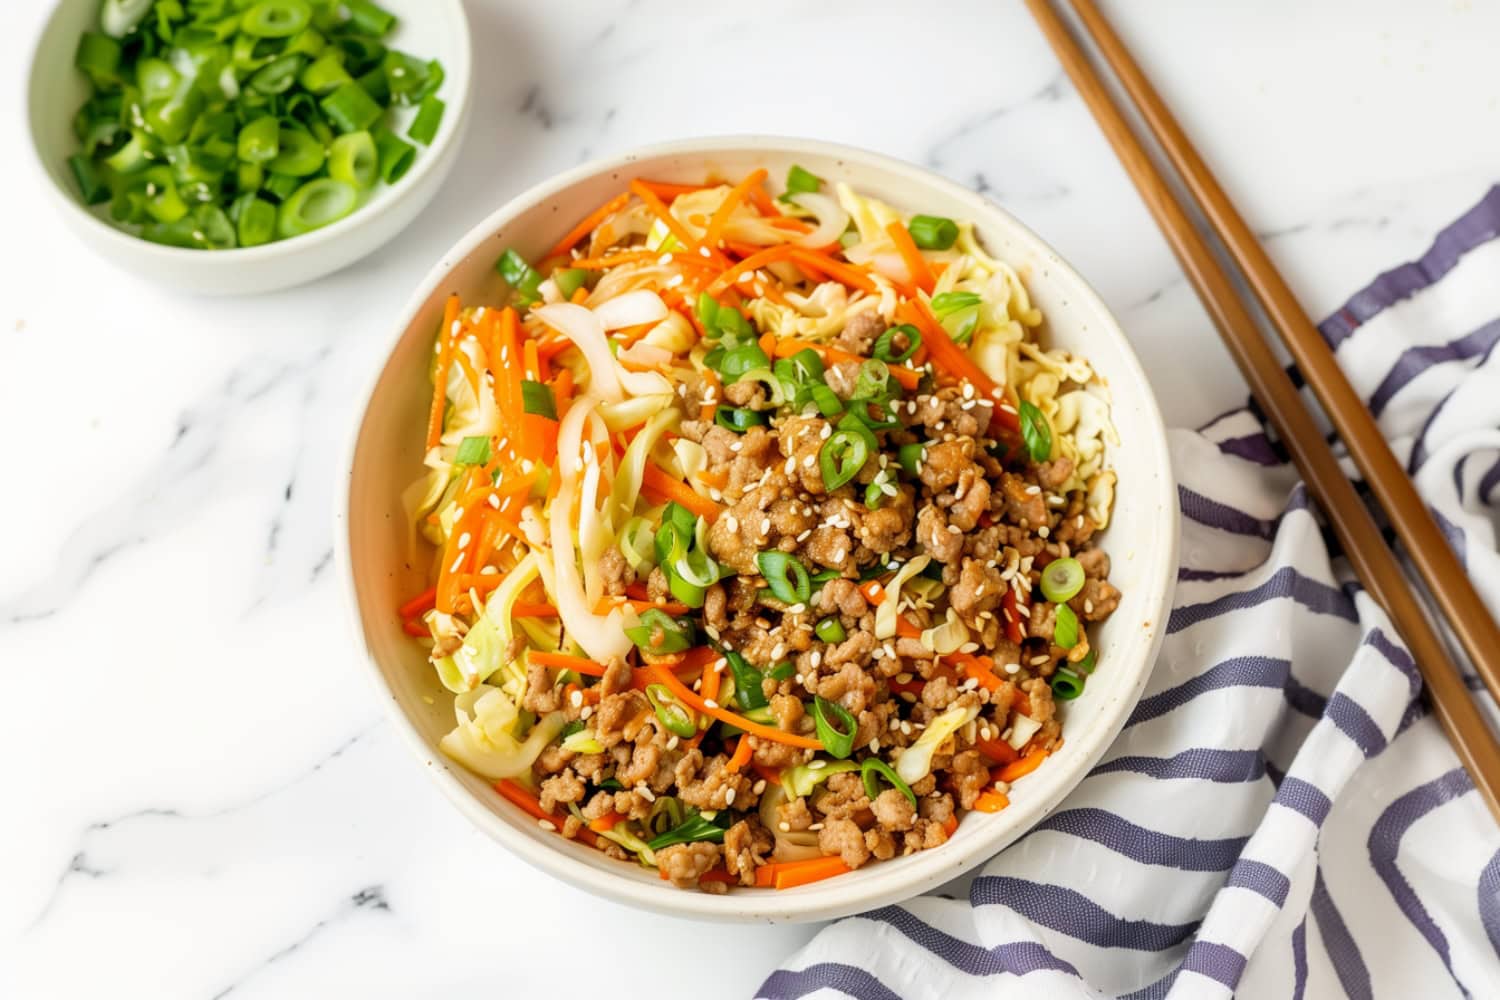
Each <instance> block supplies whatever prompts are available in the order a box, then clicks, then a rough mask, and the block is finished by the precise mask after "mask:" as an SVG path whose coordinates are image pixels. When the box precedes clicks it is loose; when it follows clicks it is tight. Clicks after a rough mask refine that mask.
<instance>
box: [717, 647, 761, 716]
mask: <svg viewBox="0 0 1500 1000" xmlns="http://www.w3.org/2000/svg"><path fill="white" fill-rule="evenodd" d="M723 653H724V660H725V661H726V662H727V663H728V664H729V673H730V675H731V676H732V677H733V678H734V699H735V701H737V702H739V705H740V708H743V709H744V710H746V711H747V712H748V711H752V710H754V709H757V708H764V707H765V705H766V694H765V692H764V691H762V690H761V686H760V684H761V672H760V671H759V670H756V669H755V668H754V667H753V666H751V665H750V661H749V660H747V659H745V658H744V657H743V656H741V655H740V654H739V653H737V652H735V651H734V650H732V649H726V650H724V651H723Z"/></svg>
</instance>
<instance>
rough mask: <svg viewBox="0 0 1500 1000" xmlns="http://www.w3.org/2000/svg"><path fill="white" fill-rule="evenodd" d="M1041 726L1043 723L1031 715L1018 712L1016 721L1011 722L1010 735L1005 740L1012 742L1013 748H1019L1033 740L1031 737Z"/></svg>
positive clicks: (1011, 746)
mask: <svg viewBox="0 0 1500 1000" xmlns="http://www.w3.org/2000/svg"><path fill="white" fill-rule="evenodd" d="M1041 728H1042V724H1041V723H1040V722H1038V721H1036V720H1035V719H1033V718H1032V717H1031V716H1029V715H1022V714H1021V713H1020V712H1017V713H1016V715H1015V721H1014V722H1012V723H1011V724H1010V736H1008V737H1006V740H1005V742H1006V743H1009V744H1010V748H1011V749H1012V750H1019V749H1021V748H1022V747H1024V746H1025V745H1026V744H1027V743H1029V742H1031V738H1032V737H1033V736H1035V735H1036V734H1037V730H1039V729H1041Z"/></svg>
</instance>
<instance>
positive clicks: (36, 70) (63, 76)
mask: <svg viewBox="0 0 1500 1000" xmlns="http://www.w3.org/2000/svg"><path fill="white" fill-rule="evenodd" d="M99 5H100V0H61V2H60V3H58V5H57V7H56V9H55V10H54V11H53V12H52V17H51V18H50V19H49V20H48V21H47V25H46V27H45V28H43V29H42V34H41V37H40V38H38V39H37V43H36V50H35V52H34V53H33V54H32V59H31V73H30V82H29V83H28V85H27V98H26V108H27V119H28V124H29V126H30V133H31V145H32V149H33V151H34V153H35V155H36V160H37V163H38V165H39V166H40V167H41V173H42V175H43V177H42V178H41V180H42V187H44V188H45V189H46V191H47V193H48V196H49V197H51V198H52V199H53V200H54V201H55V202H56V204H57V208H58V211H59V212H60V213H61V215H62V218H63V221H64V222H66V223H67V225H68V227H69V228H70V229H72V230H73V231H74V232H75V233H77V234H78V237H79V239H81V240H82V241H83V242H84V243H86V244H87V245H88V246H89V247H90V248H91V249H92V250H94V252H96V253H98V254H99V255H100V256H102V257H105V258H107V259H109V260H110V261H112V262H113V263H115V264H116V265H118V266H119V267H121V268H123V269H125V270H127V271H130V272H131V273H133V274H136V275H139V276H140V277H142V278H146V279H148V280H150V281H155V282H159V283H161V284H164V285H171V286H174V287H177V288H180V289H182V290H183V291H187V292H193V293H197V294H201V295H250V294H254V293H257V292H267V291H271V290H273V289H277V288H287V287H290V286H292V285H298V284H302V283H303V282H306V281H312V280H313V279H314V278H321V277H323V276H324V275H325V274H331V273H333V272H334V271H337V270H338V269H339V268H342V267H346V266H347V265H349V264H352V263H354V262H355V261H356V260H358V259H359V258H361V257H363V256H365V255H366V254H369V253H372V252H374V251H375V250H377V249H379V248H380V247H381V246H382V245H384V244H385V243H386V242H387V241H389V240H390V239H391V238H392V237H394V236H395V235H396V234H397V233H399V232H400V231H401V230H402V229H404V228H406V226H407V225H408V224H409V223H411V221H412V220H413V219H415V218H416V217H417V213H418V212H420V211H422V209H423V207H425V206H426V204H427V203H428V202H429V201H431V200H432V197H433V195H435V194H437V192H438V189H439V188H441V187H442V184H443V180H444V178H446V177H447V176H448V171H449V170H451V169H452V168H453V164H454V163H455V162H456V161H457V158H458V147H459V142H460V139H461V138H462V135H463V129H464V124H465V123H466V122H467V120H468V117H469V97H470V92H471V90H472V89H473V79H472V74H471V72H470V57H469V22H468V19H467V18H466V17H465V15H464V8H463V4H462V3H461V2H460V0H381V5H382V6H383V7H385V8H386V9H388V10H390V11H391V13H393V14H395V15H396V16H397V18H398V19H399V21H398V24H397V27H396V29H395V31H393V32H392V33H391V35H390V37H389V38H388V39H387V40H386V41H387V42H388V43H389V44H390V45H391V46H392V47H395V48H399V49H402V50H403V51H406V52H410V53H412V54H413V55H416V56H420V57H423V58H427V59H439V60H441V61H442V63H443V69H444V72H445V74H446V76H445V78H444V80H443V86H442V89H441V90H439V91H438V96H439V97H441V98H442V99H443V100H444V101H445V102H446V103H447V105H448V108H447V111H446V113H445V114H444V115H443V122H442V126H441V127H440V128H439V129H438V134H437V135H436V136H435V137H434V138H433V140H432V144H431V145H429V146H421V145H419V144H416V143H413V145H416V146H417V158H416V161H415V162H414V163H413V164H412V167H411V170H409V171H408V172H407V174H406V176H405V177H403V178H401V180H400V181H399V182H398V183H396V184H385V183H384V182H382V183H381V184H380V185H378V186H377V187H376V189H375V191H374V192H373V193H372V194H371V195H370V197H369V198H368V199H367V200H366V201H365V203H364V204H362V205H360V207H359V208H358V209H357V210H356V211H354V212H353V213H352V214H350V215H349V216H348V217H347V218H345V219H341V220H339V221H338V222H335V223H334V224H332V225H330V226H325V227H324V228H322V229H318V230H314V231H313V232H311V233H308V234H307V235H305V236H299V237H297V238H295V239H290V240H278V241H276V242H274V243H267V244H264V245H262V246H258V247H245V248H239V249H234V250H187V249H183V248H181V247H168V246H160V245H158V244H155V243H150V242H148V241H146V240H143V239H140V238H138V237H135V236H132V235H131V234H129V233H127V232H124V231H123V230H120V229H117V228H116V227H115V226H114V225H113V224H111V223H110V222H109V206H108V205H107V204H105V205H99V206H95V207H94V208H89V207H88V206H86V205H84V204H83V202H82V201H81V200H80V199H79V197H78V190H77V186H76V185H75V184H74V182H73V176H72V173H71V172H70V171H69V169H68V157H69V156H72V155H73V154H74V153H76V152H77V151H78V140H77V138H76V137H75V136H74V134H73V125H72V122H73V114H74V112H76V111H77V110H78V107H79V105H81V104H82V103H83V102H84V101H85V100H87V99H88V95H89V85H88V81H87V80H85V79H84V77H83V74H81V73H79V72H78V71H77V70H76V69H74V68H73V54H74V51H75V49H77V47H78V38H79V36H80V35H82V34H83V32H85V31H96V30H98V14H99ZM404 120H405V119H404V118H403V121H404ZM399 131H401V132H404V131H405V128H404V125H403V126H402V127H401V129H400V130H399Z"/></svg>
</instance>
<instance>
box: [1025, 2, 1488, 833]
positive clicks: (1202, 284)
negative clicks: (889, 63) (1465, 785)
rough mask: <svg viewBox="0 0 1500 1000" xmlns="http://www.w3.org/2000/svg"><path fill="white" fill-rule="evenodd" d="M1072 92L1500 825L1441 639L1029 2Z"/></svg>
mask: <svg viewBox="0 0 1500 1000" xmlns="http://www.w3.org/2000/svg"><path fill="white" fill-rule="evenodd" d="M1026 5H1027V7H1028V8H1030V10H1031V13H1032V16H1033V17H1035V18H1036V21H1037V23H1038V24H1039V25H1040V26H1041V29H1042V32H1043V33H1044V34H1045V35H1046V36H1047V40H1048V42H1050V43H1051V45H1052V48H1053V50H1054V51H1055V52H1056V53H1057V56H1058V59H1059V60H1060V61H1061V62H1062V65H1063V68H1064V69H1065V70H1066V71H1067V73H1068V76H1069V77H1071V78H1072V80H1073V84H1074V86H1076V87H1077V88H1078V92H1079V94H1080V95H1081V96H1082V97H1083V99H1084V101H1085V102H1086V103H1087V104H1088V106H1089V110H1090V111H1092V112H1093V115H1094V118H1095V120H1096V121H1097V122H1098V123H1099V127H1100V129H1101V130H1102V131H1103V132H1104V135H1105V138H1106V139H1108V140H1109V143H1110V145H1111V146H1113V147H1114V150H1115V154H1116V155H1117V156H1118V157H1119V158H1120V162H1121V163H1122V165H1123V166H1124V167H1125V170H1126V172H1127V173H1128V174H1129V175H1130V178H1131V180H1132V181H1134V183H1135V186H1136V189H1137V190H1138V191H1139V192H1140V194H1141V197H1142V199H1143V200H1144V201H1145V203H1146V207H1147V208H1148V209H1150V211H1151V214H1152V215H1153V216H1154V217H1155V219H1156V222H1157V225H1158V226H1159V227H1160V228H1161V230H1162V235H1163V236H1165V237H1166V239H1167V242H1168V244H1169V245H1170V246H1171V247H1172V251H1173V253H1174V254H1176V256H1177V259H1178V262H1179V263H1180V264H1181V265H1182V269H1183V272H1184V273H1185V274H1186V275H1187V277H1188V280H1189V281H1190V282H1191V283H1192V285H1193V288H1194V289H1195V290H1196V291H1197V293H1198V297H1199V298H1200V299H1201V300H1202V301H1203V305H1204V307H1205V309H1207V311H1208V314H1209V316H1210V317H1211V318H1212V319H1213V321H1214V325H1215V326H1216V327H1217V328H1218V330H1219V333H1220V335H1221V336H1222V337H1223V339H1224V343H1225V346H1227V347H1228V348H1229V352H1230V354H1231V355H1232V356H1233V358H1234V360H1235V363H1236V364H1237V365H1238V366H1239V369H1240V372H1241V374H1242V375H1243V376H1244V377H1245V381H1246V382H1248V383H1249V385H1250V391H1251V392H1252V393H1253V394H1254V396H1255V398H1256V400H1257V401H1259V403H1260V405H1261V408H1262V409H1263V410H1264V411H1265V413H1266V415H1267V416H1268V417H1269V418H1270V421H1271V423H1272V425H1273V426H1274V427H1275V428H1276V433H1277V435H1278V436H1279V437H1280V438H1281V440H1282V442H1283V443H1284V444H1285V445H1286V448H1287V451H1288V452H1290V454H1291V456H1292V461H1293V462H1294V463H1295V464H1296V466H1297V469H1298V471H1299V472H1300V473H1301V474H1302V478H1303V479H1304V481H1306V483H1307V486H1308V489H1309V490H1310V491H1311V493H1312V495H1313V498H1314V499H1315V500H1317V502H1318V505H1319V506H1320V507H1321V508H1322V509H1323V511H1324V513H1325V514H1326V516H1327V517H1328V520H1329V523H1330V524H1331V525H1332V527H1333V530H1334V534H1335V535H1336V536H1337V538H1338V540H1339V543H1340V544H1341V545H1342V546H1343V549H1344V552H1345V554H1346V556H1347V557H1348V559H1349V563H1350V565H1351V566H1352V567H1353V568H1354V572H1355V573H1356V574H1357V575H1358V576H1359V578H1360V580H1361V581H1362V582H1363V583H1364V586H1365V588H1366V589H1367V590H1368V591H1369V592H1370V594H1371V596H1372V597H1373V598H1374V599H1375V600H1376V601H1377V602H1378V603H1379V604H1380V605H1381V607H1383V608H1384V609H1385V610H1386V613H1387V614H1388V615H1389V616H1390V618H1391V621H1392V623H1393V624H1394V625H1395V627H1396V629H1397V631H1399V632H1400V633H1401V636H1402V637H1403V638H1404V639H1405V640H1406V643H1407V646H1408V647H1409V648H1410V649H1411V652H1412V656H1413V658H1414V659H1415V661H1416V664H1417V668H1418V670H1419V671H1421V674H1422V679H1423V681H1424V683H1425V686H1426V688H1427V692H1428V695H1429V697H1430V698H1431V700H1432V707H1433V712H1434V714H1435V715H1436V716H1437V719H1438V722H1439V723H1440V724H1441V725H1442V727H1443V729H1444V731H1445V732H1446V733H1447V734H1448V738H1449V740H1450V741H1451V742H1452V744H1453V748H1454V750H1455V751H1456V752H1457V754H1458V758H1459V760H1460V762H1461V763H1462V764H1463V765H1464V767H1465V768H1466V769H1467V770H1468V772H1469V775H1470V777H1471V778H1472V779H1473V781H1474V785H1475V787H1476V788H1478V789H1479V792H1480V795H1481V796H1482V797H1483V798H1484V800H1485V803H1486V804H1487V805H1488V806H1489V808H1490V811H1491V812H1492V813H1493V814H1494V815H1495V817H1496V818H1497V819H1500V743H1497V741H1496V738H1495V734H1494V732H1493V731H1492V730H1491V729H1490V728H1489V726H1488V724H1487V723H1486V722H1485V720H1484V717H1483V716H1482V715H1481V714H1480V712H1479V708H1478V706H1477V705H1475V703H1474V702H1473V700H1472V699H1470V697H1469V693H1468V690H1467V688H1466V687H1465V685H1464V681H1463V678H1462V676H1461V675H1460V674H1459V671H1458V668H1457V667H1456V666H1455V665H1454V664H1453V661H1452V660H1451V659H1449V657H1448V652H1447V650H1446V648H1445V647H1444V646H1443V642H1442V639H1441V638H1439V636H1438V634H1437V631H1436V630H1435V629H1434V627H1433V625H1432V623H1431V622H1430V621H1428V619H1427V613H1426V610H1425V609H1424V608H1423V606H1422V605H1421V604H1420V603H1419V602H1418V600H1417V598H1416V597H1415V596H1414V595H1413V593H1412V591H1411V589H1410V588H1409V586H1408V584H1407V581H1406V578H1405V576H1403V575H1402V572H1401V567H1400V565H1399V564H1398V563H1397V561H1396V557H1395V555H1394V554H1393V553H1392V552H1391V550H1390V548H1389V547H1388V546H1387V545H1386V543H1385V540H1384V538H1382V537H1381V534H1380V529H1379V528H1378V527H1376V525H1375V520H1374V518H1373V517H1371V515H1370V512H1369V510H1368V509H1367V508H1366V507H1365V505H1364V503H1363V502H1361V500H1360V498H1359V494H1358V493H1356V492H1355V490H1354V486H1353V484H1351V483H1350V482H1349V480H1348V479H1346V478H1345V477H1344V473H1343V470H1342V469H1340V468H1339V464H1338V460H1337V459H1336V458H1335V457H1334V454H1333V450H1332V449H1331V448H1330V447H1329V446H1328V443H1327V442H1326V441H1325V440H1324V438H1323V434H1322V431H1321V430H1320V428H1319V427H1318V425H1317V423H1316V422H1315V421H1314V420H1313V417H1312V415H1311V414H1310V413H1309V412H1308V410H1307V408H1306V407H1305V406H1304V405H1303V402H1302V397H1301V396H1300V394H1299V393H1298V391H1297V388H1296V386H1294V385H1293V384H1292V380H1291V379H1290V378H1289V377H1288V376H1287V373H1286V371H1285V370H1284V369H1283V368H1282V366H1281V362H1280V361H1279V360H1278V359H1277V357H1276V354H1275V352H1274V351H1272V350H1271V347H1270V345H1269V344H1267V343H1266V342H1265V340H1263V339H1262V338H1261V335H1260V331H1259V329H1257V327H1256V325H1255V321H1254V319H1253V317H1252V316H1251V314H1250V311H1249V309H1248V308H1247V307H1246V305H1245V304H1244V303H1243V302H1241V301H1240V299H1239V296H1238V295H1237V294H1236V293H1235V289H1234V285H1233V284H1232V282H1231V281H1230V278H1229V276H1228V275H1227V274H1226V273H1225V272H1224V269H1223V268H1222V267H1220V266H1219V264H1218V262H1217V260H1215V258H1214V255H1213V252H1212V250H1211V249H1210V247H1209V245H1208V243H1207V241H1206V240H1205V239H1204V237H1203V236H1202V235H1201V234H1199V232H1198V230H1197V229H1196V228H1195V227H1194V226H1193V223H1192V221H1191V220H1190V219H1189V218H1188V216H1187V213H1186V211H1184V209H1183V208H1182V206H1181V205H1179V204H1178V203H1177V200H1176V198H1175V197H1173V194H1172V191H1171V188H1170V187H1169V186H1168V184H1167V182H1166V180H1165V179H1164V178H1163V177H1162V176H1161V174H1159V173H1158V172H1157V170H1156V167H1155V166H1154V165H1153V164H1152V162H1151V158H1150V157H1149V156H1148V155H1147V153H1146V150H1145V148H1144V147H1143V146H1142V145H1141V142H1140V140H1139V139H1137V138H1136V136H1135V134H1134V133H1133V132H1132V131H1131V129H1130V126H1129V124H1127V122H1126V120H1125V117H1124V115H1123V114H1121V112H1120V110H1119V109H1118V108H1117V107H1115V105H1114V102H1113V100H1112V99H1111V98H1110V96H1109V93H1108V91H1107V90H1106V89H1105V87H1104V84H1103V83H1102V82H1101V81H1100V79H1099V77H1098V76H1097V75H1096V74H1095V73H1094V70H1093V68H1092V67H1091V66H1090V65H1089V62H1088V59H1087V57H1085V55H1084V53H1083V51H1082V49H1080V48H1079V46H1078V43H1077V42H1076V41H1074V39H1073V37H1072V35H1071V33H1070V32H1069V30H1068V28H1067V26H1066V25H1064V23H1063V22H1062V20H1061V19H1060V18H1059V17H1058V15H1057V13H1056V12H1055V11H1054V10H1053V9H1052V6H1051V4H1050V3H1049V0H1026Z"/></svg>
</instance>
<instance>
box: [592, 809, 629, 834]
mask: <svg viewBox="0 0 1500 1000" xmlns="http://www.w3.org/2000/svg"><path fill="white" fill-rule="evenodd" d="M624 819H625V817H624V816H623V815H621V814H620V813H609V814H608V815H605V816H600V817H599V818H598V819H596V820H591V821H589V829H590V830H593V831H594V832H595V833H607V832H608V831H610V830H613V829H614V828H615V824H616V823H619V822H621V821H622V820H624Z"/></svg>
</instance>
